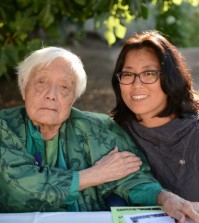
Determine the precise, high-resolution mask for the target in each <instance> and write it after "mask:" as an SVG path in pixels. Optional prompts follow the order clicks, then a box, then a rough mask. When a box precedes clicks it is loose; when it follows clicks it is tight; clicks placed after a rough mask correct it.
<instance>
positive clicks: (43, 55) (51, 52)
mask: <svg viewBox="0 0 199 223" xmlns="http://www.w3.org/2000/svg"><path fill="white" fill-rule="evenodd" d="M60 57H61V58H63V59H64V60H65V61H66V62H67V63H68V66H70V69H71V71H72V72H73V73H74V75H75V76H76V78H77V84H76V98H78V97H80V96H81V95H82V94H83V93H84V91H85V89H86V82H87V76H86V72H85V70H84V66H83V63H82V61H81V60H80V58H79V57H78V56H77V55H75V54H74V53H72V52H71V51H70V50H66V49H64V48H61V47H52V46H50V47H46V48H42V49H40V50H36V51H34V52H32V53H31V54H30V55H29V56H28V57H26V59H25V60H24V61H22V62H21V63H20V64H19V66H18V67H17V75H18V85H19V89H20V92H21V94H23V87H26V85H27V83H28V80H29V77H30V73H31V71H32V69H33V68H35V67H36V66H38V67H40V66H41V67H42V66H48V65H49V64H50V63H51V62H53V61H54V60H55V59H57V58H60Z"/></svg>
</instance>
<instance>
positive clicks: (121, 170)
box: [95, 146, 142, 183]
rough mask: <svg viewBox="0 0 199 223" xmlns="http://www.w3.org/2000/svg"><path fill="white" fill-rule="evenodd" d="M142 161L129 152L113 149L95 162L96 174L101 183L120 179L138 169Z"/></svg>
mask: <svg viewBox="0 0 199 223" xmlns="http://www.w3.org/2000/svg"><path fill="white" fill-rule="evenodd" d="M141 165H142V162H141V160H140V158H139V157H137V156H135V155H134V154H133V153H131V152H127V151H122V152H119V151H118V147H117V146H116V147H115V148H114V150H112V151H111V152H110V153H108V154H107V155H106V156H104V157H102V158H101V159H100V160H99V161H97V162H96V164H95V167H96V170H97V171H96V174H97V175H98V177H99V178H100V179H101V181H102V183H106V182H110V181H114V180H118V179H121V178H123V177H125V176H127V175H129V174H130V173H133V172H136V171H138V170H139V169H140V166H141Z"/></svg>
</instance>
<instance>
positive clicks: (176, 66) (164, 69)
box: [111, 31, 199, 125]
mask: <svg viewBox="0 0 199 223" xmlns="http://www.w3.org/2000/svg"><path fill="white" fill-rule="evenodd" d="M145 47H147V48H151V49H153V50H154V52H155V54H156V56H157V57H158V59H159V62H160V66H161V70H160V71H161V75H160V84H161V88H162V90H163V92H164V93H165V94H166V95H167V96H168V103H167V107H166V108H165V109H164V110H163V111H161V112H160V113H158V114H157V115H156V116H158V117H167V116H170V115H173V114H175V115H176V117H179V118H182V116H183V115H184V114H197V112H198V110H199V102H198V100H196V96H197V93H196V92H195V91H194V89H193V84H192V78H191V74H190V71H189V69H188V67H187V65H186V63H185V60H184V58H183V57H182V55H181V53H180V52H179V51H178V50H177V49H176V47H175V46H173V45H172V44H171V43H170V42H169V41H168V40H167V39H166V38H165V37H164V36H163V35H161V34H160V33H159V32H158V31H148V32H143V33H141V34H135V35H134V36H133V37H131V38H130V39H128V40H127V41H126V42H125V43H124V45H123V48H122V50H121V52H120V54H119V56H118V59H117V62H116V66H115V70H114V72H113V76H112V87H113V90H114V92H115V96H116V106H115V108H114V109H113V110H112V111H111V115H112V117H113V119H114V120H115V121H116V122H117V123H118V124H120V125H122V124H123V122H126V121H128V120H130V119H136V116H135V114H134V113H133V112H132V111H131V110H130V109H129V108H128V107H127V106H126V105H125V103H124V101H123V99H122V96H121V90H120V84H119V81H118V78H117V73H119V72H121V71H122V69H123V66H124V62H125V57H126V55H127V53H128V52H129V51H133V50H137V49H142V48H145Z"/></svg>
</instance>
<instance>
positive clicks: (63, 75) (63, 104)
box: [23, 58, 76, 126]
mask: <svg viewBox="0 0 199 223" xmlns="http://www.w3.org/2000/svg"><path fill="white" fill-rule="evenodd" d="M67 67H68V65H67V62H66V61H64V60H63V59H62V58H58V59H56V60H54V61H53V62H52V63H51V64H50V65H49V66H47V67H41V68H39V69H37V68H35V69H33V71H32V72H31V75H30V79H29V81H28V83H27V85H26V88H25V89H24V92H23V99H24V101H25V106H26V110H27V113H28V116H29V118H30V119H31V120H32V122H33V123H34V124H35V125H58V126H61V124H62V123H63V121H64V120H66V119H67V118H68V116H69V114H70V111H71V107H72V105H73V103H74V101H75V89H76V79H75V76H74V75H73V74H71V70H70V68H67Z"/></svg>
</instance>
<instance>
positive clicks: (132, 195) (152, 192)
mask: <svg viewBox="0 0 199 223" xmlns="http://www.w3.org/2000/svg"><path fill="white" fill-rule="evenodd" d="M162 190H164V189H163V188H162V186H161V185H160V184H158V183H148V184H140V185H137V186H135V187H133V188H132V189H131V190H130V191H129V201H130V203H131V205H158V203H157V200H158V199H157V198H158V194H159V193H160V192H161V191H162Z"/></svg>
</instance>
